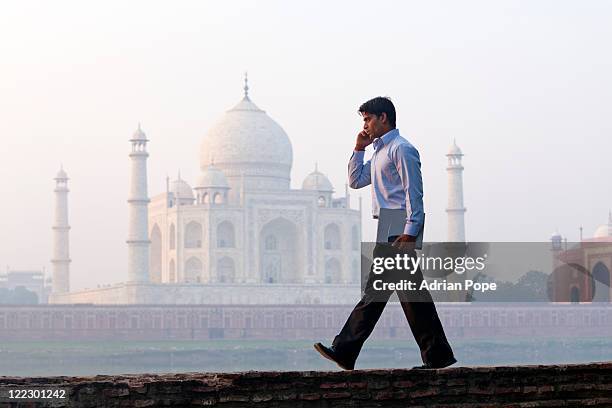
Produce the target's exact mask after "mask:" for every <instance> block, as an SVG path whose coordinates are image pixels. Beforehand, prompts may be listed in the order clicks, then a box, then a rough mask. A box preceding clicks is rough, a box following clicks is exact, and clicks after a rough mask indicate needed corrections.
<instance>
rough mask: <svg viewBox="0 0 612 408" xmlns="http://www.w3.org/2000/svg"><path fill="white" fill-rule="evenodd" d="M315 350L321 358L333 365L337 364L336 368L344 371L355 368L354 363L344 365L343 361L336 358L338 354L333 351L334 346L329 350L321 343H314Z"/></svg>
mask: <svg viewBox="0 0 612 408" xmlns="http://www.w3.org/2000/svg"><path fill="white" fill-rule="evenodd" d="M314 348H315V350H317V351H318V352H319V353H320V354H321V355H322V356H323V357H325V358H326V359H328V360H331V361H333V362H334V363H336V364H338V366H339V367H340V368H342V369H344V370H352V369H354V368H355V363H352V364H351V363H346V362H344V361H342V359H340V358H339V357H338V353H336V351H335V350H334V346H332V347H331V348H329V347H325V346H324V345H323V344H321V343H315V345H314Z"/></svg>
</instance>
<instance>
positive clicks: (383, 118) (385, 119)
mask: <svg viewBox="0 0 612 408" xmlns="http://www.w3.org/2000/svg"><path fill="white" fill-rule="evenodd" d="M388 119H389V118H388V117H387V113H386V112H383V113H381V114H380V121H381V122H382V123H383V124H384V123H386V124H387V125H388V124H389V120H388Z"/></svg>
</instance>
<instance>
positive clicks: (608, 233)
mask: <svg viewBox="0 0 612 408" xmlns="http://www.w3.org/2000/svg"><path fill="white" fill-rule="evenodd" d="M593 237H594V238H604V237H612V212H610V213H609V214H608V223H607V224H603V225H600V226H599V227H598V228H597V229H596V230H595V234H594V235H593Z"/></svg>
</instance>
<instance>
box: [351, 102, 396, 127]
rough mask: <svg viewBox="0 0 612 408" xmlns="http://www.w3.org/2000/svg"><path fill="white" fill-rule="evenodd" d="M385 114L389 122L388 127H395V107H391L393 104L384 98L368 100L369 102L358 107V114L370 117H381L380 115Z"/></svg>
mask: <svg viewBox="0 0 612 408" xmlns="http://www.w3.org/2000/svg"><path fill="white" fill-rule="evenodd" d="M383 112H384V113H386V114H387V120H388V121H389V125H391V127H393V128H394V127H395V106H393V102H391V99H389V98H388V97H386V96H377V97H376V98H374V99H370V100H369V101H367V102H365V103H363V104H362V105H361V106H360V107H359V113H360V114H364V113H369V114H370V115H376V116H381V115H382V114H383Z"/></svg>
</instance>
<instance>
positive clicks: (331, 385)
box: [319, 382, 347, 389]
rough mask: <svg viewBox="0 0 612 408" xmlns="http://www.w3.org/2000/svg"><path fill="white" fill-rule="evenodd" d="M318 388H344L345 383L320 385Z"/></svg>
mask: <svg viewBox="0 0 612 408" xmlns="http://www.w3.org/2000/svg"><path fill="white" fill-rule="evenodd" d="M319 387H320V388H325V389H335V388H346V387H347V384H346V383H345V382H341V383H322V384H321V385H320V386H319Z"/></svg>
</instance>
